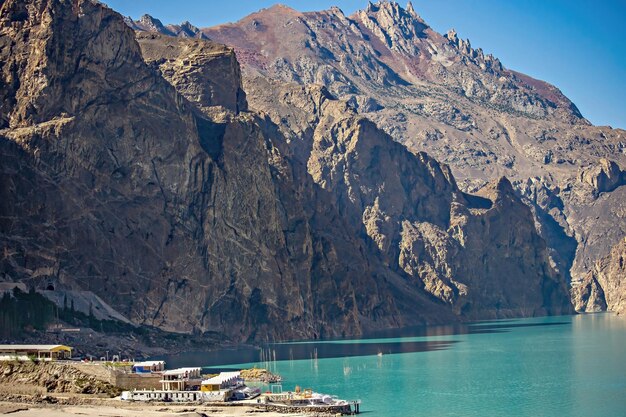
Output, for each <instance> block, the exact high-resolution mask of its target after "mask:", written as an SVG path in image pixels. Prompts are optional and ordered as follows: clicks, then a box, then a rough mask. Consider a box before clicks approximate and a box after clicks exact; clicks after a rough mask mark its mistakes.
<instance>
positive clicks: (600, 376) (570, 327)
mask: <svg viewBox="0 0 626 417" xmlns="http://www.w3.org/2000/svg"><path fill="white" fill-rule="evenodd" d="M379 353H381V354H382V355H379ZM274 357H276V361H274V360H273V359H274ZM316 357H317V359H316ZM268 358H270V359H272V361H268ZM164 359H166V360H167V361H168V367H176V366H187V365H196V366H198V365H203V366H211V367H215V368H240V367H252V366H257V367H265V368H270V369H271V370H272V371H275V372H277V373H279V374H280V375H282V376H283V379H284V381H283V389H284V390H293V389H294V387H295V385H296V384H297V385H300V386H301V387H305V388H308V387H311V388H313V389H314V390H315V391H318V392H323V393H331V394H336V395H338V396H339V397H340V398H344V399H361V400H362V401H363V404H362V407H361V410H362V411H363V415H365V416H371V417H387V416H389V417H393V416H481V417H484V416H508V417H513V416H546V417H547V416H555V417H556V416H559V417H560V416H581V417H582V416H584V417H595V416H598V417H601V416H602V417H613V416H615V417H626V317H616V316H614V315H612V314H594V315H581V316H561V317H546V318H534V319H521V320H508V321H495V322H480V323H475V324H472V325H462V326H450V327H422V328H414V329H405V330H402V331H389V332H386V333H380V334H377V335H372V336H371V337H369V338H364V339H358V340H332V341H312V342H296V343H281V344H272V345H269V346H267V347H266V348H265V349H263V350H261V349H252V348H247V349H239V350H228V351H219V352H210V353H209V352H207V353H201V354H199V353H193V354H192V353H189V354H182V355H176V356H170V357H165V358H164Z"/></svg>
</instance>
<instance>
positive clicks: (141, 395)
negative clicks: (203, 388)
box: [120, 390, 204, 402]
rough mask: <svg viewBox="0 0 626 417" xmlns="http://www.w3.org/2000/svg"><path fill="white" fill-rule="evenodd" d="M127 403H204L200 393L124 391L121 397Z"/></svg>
mask: <svg viewBox="0 0 626 417" xmlns="http://www.w3.org/2000/svg"><path fill="white" fill-rule="evenodd" d="M120 399H121V400H126V401H167V402H196V401H204V399H203V398H202V393H201V392H199V391H156V390H132V391H124V392H122V395H121V396H120Z"/></svg>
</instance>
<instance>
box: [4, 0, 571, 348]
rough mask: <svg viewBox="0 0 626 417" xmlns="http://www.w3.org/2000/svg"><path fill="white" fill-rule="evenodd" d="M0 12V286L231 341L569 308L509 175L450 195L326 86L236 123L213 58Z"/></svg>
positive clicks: (200, 50)
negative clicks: (79, 297) (49, 293)
mask: <svg viewBox="0 0 626 417" xmlns="http://www.w3.org/2000/svg"><path fill="white" fill-rule="evenodd" d="M1 7H2V8H1V17H2V18H1V19H0V57H1V60H0V62H2V63H3V65H2V67H1V69H0V75H1V77H2V84H1V89H0V97H1V98H2V114H1V115H0V120H1V121H2V130H1V131H0V155H1V157H2V164H0V177H1V179H2V181H0V244H1V245H2V258H1V259H0V260H1V263H0V265H1V267H2V274H3V276H2V277H3V279H4V280H11V281H22V282H25V283H27V284H29V285H32V286H35V287H41V286H42V285H45V283H47V282H48V280H50V279H54V280H55V282H58V283H59V284H60V285H62V286H63V287H64V288H67V289H75V290H86V291H92V292H93V293H95V294H97V295H98V296H100V297H101V298H102V299H103V300H105V301H106V302H107V303H108V304H110V305H111V306H112V307H114V308H115V309H117V310H118V311H119V312H120V313H121V314H123V315H124V316H125V317H127V318H129V319H130V320H131V321H133V322H135V323H139V324H150V325H155V326H158V327H161V328H163V329H166V330H171V331H182V332H197V333H202V332H209V331H211V332H219V333H221V334H223V335H224V336H226V337H230V338H232V339H233V340H269V339H274V340H275V339H287V338H311V337H321V336H335V335H348V334H360V333H362V332H363V331H365V330H371V329H377V328H378V329H379V328H383V327H384V328H387V327H399V326H404V325H414V324H422V323H441V322H450V321H453V320H458V319H459V318H460V319H467V318H485V317H508V316H512V315H533V314H544V313H564V312H569V311H570V310H571V307H570V305H569V302H568V295H567V291H566V290H564V287H563V281H562V276H561V275H559V274H557V273H556V272H555V271H554V270H553V269H552V267H551V266H550V263H549V259H548V256H547V252H546V249H545V245H544V243H543V240H542V239H541V238H540V237H539V236H538V235H537V233H536V231H535V229H534V227H533V221H532V217H531V215H530V211H529V210H528V209H527V208H526V207H525V206H523V205H522V204H521V203H520V201H519V200H518V199H517V198H516V197H515V195H514V194H513V192H512V189H511V187H510V184H509V183H508V181H506V180H500V181H499V182H497V183H496V184H495V185H494V186H493V188H488V189H487V191H485V193H486V194H485V196H484V197H481V196H471V195H468V194H465V193H463V192H462V191H461V190H460V189H459V187H458V186H457V184H456V182H455V180H454V177H453V175H452V172H451V170H450V169H449V168H448V167H447V166H446V165H442V164H440V163H438V162H437V161H436V160H435V159H433V158H432V157H430V156H429V155H427V154H425V153H415V154H414V153H411V152H409V151H408V150H407V149H406V148H405V147H404V146H402V145H400V144H399V143H397V142H394V141H392V140H391V138H390V136H389V135H387V134H386V133H384V132H383V131H382V130H381V129H379V128H378V127H377V126H376V125H375V124H374V123H373V122H371V121H369V120H367V119H365V118H363V117H362V116H360V115H359V114H358V113H356V112H355V111H354V110H353V106H352V105H351V104H350V102H348V101H343V100H337V99H335V98H334V97H333V96H332V95H331V94H330V93H329V91H328V90H327V89H326V88H322V87H303V86H299V85H294V84H285V83H276V84H274V83H272V82H271V81H268V80H267V79H265V78H259V79H258V80H255V83H254V84H251V83H249V82H248V83H246V85H245V89H251V91H253V94H252V98H251V100H250V102H251V106H250V107H251V108H253V109H262V110H263V112H261V113H255V112H250V111H247V110H248V103H247V100H246V96H245V94H244V93H243V90H242V87H241V83H242V82H241V79H240V77H239V67H238V64H237V61H236V60H235V58H234V55H233V51H232V50H230V49H229V48H226V47H222V46H219V45H215V44H213V43H208V42H206V41H201V40H195V39H185V38H178V39H177V38H164V37H162V36H160V35H155V34H147V35H146V34H139V35H138V37H139V44H138V43H137V41H136V40H135V39H134V37H135V34H134V33H133V32H132V31H131V29H130V28H128V27H127V25H126V24H125V23H124V21H123V20H122V18H121V17H120V16H119V15H117V14H116V13H114V12H112V11H111V10H109V9H107V8H106V7H103V6H102V5H100V4H97V3H93V2H91V1H88V0H82V1H78V2H71V1H69V0H68V1H58V0H54V1H53V0H30V1H28V2H23V1H18V0H7V1H5V2H4V3H3V4H2V6H1ZM333 13H334V14H335V15H336V16H337V19H341V16H340V15H339V12H338V11H336V10H335V11H334V12H333ZM343 19H345V17H344V18H343ZM146 62H147V63H146ZM329 74H331V73H326V75H328V76H330V75H329ZM326 75H325V76H326ZM511 224H513V225H515V227H514V228H511Z"/></svg>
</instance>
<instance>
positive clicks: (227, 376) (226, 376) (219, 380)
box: [202, 371, 240, 385]
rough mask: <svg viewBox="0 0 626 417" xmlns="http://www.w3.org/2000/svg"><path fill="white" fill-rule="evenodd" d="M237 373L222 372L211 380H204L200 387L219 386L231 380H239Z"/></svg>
mask: <svg viewBox="0 0 626 417" xmlns="http://www.w3.org/2000/svg"><path fill="white" fill-rule="evenodd" d="M239 374H240V373H239V371H236V372H222V373H220V374H219V375H217V376H214V377H213V378H209V379H205V380H204V381H202V385H220V384H223V383H224V382H227V381H230V380H231V379H235V378H239Z"/></svg>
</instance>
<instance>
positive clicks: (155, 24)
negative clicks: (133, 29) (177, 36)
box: [139, 14, 165, 32]
mask: <svg viewBox="0 0 626 417" xmlns="http://www.w3.org/2000/svg"><path fill="white" fill-rule="evenodd" d="M139 23H140V24H141V25H143V26H144V27H145V28H146V30H148V31H149V32H162V31H164V30H165V26H163V23H162V22H161V21H160V20H159V19H157V18H156V17H152V16H150V15H149V14H144V15H143V16H141V17H140V18H139Z"/></svg>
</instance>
